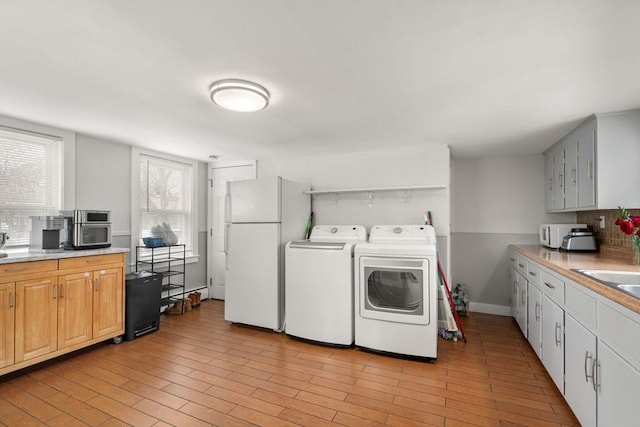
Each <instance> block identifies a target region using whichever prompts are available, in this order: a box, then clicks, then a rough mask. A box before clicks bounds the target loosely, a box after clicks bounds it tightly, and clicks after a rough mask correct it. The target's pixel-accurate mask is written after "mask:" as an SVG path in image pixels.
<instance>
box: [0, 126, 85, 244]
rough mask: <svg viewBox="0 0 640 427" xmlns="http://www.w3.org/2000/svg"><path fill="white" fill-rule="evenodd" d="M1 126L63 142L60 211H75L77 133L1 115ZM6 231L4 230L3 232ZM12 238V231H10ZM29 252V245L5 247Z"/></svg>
mask: <svg viewBox="0 0 640 427" xmlns="http://www.w3.org/2000/svg"><path fill="white" fill-rule="evenodd" d="M0 126H2V127H4V128H8V129H9V130H16V131H18V132H24V133H27V134H29V133H31V134H35V135H40V136H44V137H53V138H56V139H59V140H60V141H61V147H60V186H61V188H60V193H61V194H60V201H59V205H60V210H65V209H73V206H74V205H75V194H76V185H75V184H76V183H75V176H76V173H75V163H76V134H75V132H72V131H69V130H65V129H60V128H56V127H52V126H47V125H43V124H40V123H35V122H30V121H26V120H21V119H16V118H13V117H10V116H5V115H1V114H0ZM3 231H4V230H3ZM9 236H11V230H9ZM27 250H28V245H26V246H24V245H21V246H9V245H7V246H5V248H4V249H3V251H4V252H8V253H14V252H15V253H18V252H25V251H27Z"/></svg>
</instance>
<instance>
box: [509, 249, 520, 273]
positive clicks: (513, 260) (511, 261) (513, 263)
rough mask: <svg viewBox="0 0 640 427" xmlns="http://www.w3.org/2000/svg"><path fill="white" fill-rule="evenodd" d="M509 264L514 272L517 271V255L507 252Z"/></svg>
mask: <svg viewBox="0 0 640 427" xmlns="http://www.w3.org/2000/svg"><path fill="white" fill-rule="evenodd" d="M509 264H511V267H513V268H515V269H516V270H517V269H518V255H516V253H515V252H509Z"/></svg>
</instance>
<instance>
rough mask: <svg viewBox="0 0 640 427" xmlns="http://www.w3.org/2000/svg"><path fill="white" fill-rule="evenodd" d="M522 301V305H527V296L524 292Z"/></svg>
mask: <svg viewBox="0 0 640 427" xmlns="http://www.w3.org/2000/svg"><path fill="white" fill-rule="evenodd" d="M520 301H521V302H522V304H526V303H527V294H525V293H524V292H523V293H522V298H520Z"/></svg>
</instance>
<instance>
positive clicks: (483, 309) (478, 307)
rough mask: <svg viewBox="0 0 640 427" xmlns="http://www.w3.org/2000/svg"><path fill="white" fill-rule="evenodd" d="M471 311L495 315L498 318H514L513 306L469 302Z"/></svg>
mask: <svg viewBox="0 0 640 427" xmlns="http://www.w3.org/2000/svg"><path fill="white" fill-rule="evenodd" d="M469 311H471V312H476V313H485V314H495V315H497V316H512V314H511V306H508V305H507V306H505V305H495V304H483V303H481V302H472V301H470V302H469Z"/></svg>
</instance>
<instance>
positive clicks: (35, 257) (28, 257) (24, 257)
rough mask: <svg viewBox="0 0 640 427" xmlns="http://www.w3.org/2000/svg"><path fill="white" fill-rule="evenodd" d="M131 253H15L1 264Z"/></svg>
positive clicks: (115, 250) (118, 250)
mask: <svg viewBox="0 0 640 427" xmlns="http://www.w3.org/2000/svg"><path fill="white" fill-rule="evenodd" d="M123 252H129V248H114V247H110V248H102V249H81V250H77V251H62V252H55V253H39V252H14V253H9V254H8V256H6V257H4V258H0V264H10V263H12V262H29V261H44V260H48V259H62V258H77V257H83V256H92V255H106V254H117V253H123Z"/></svg>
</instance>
